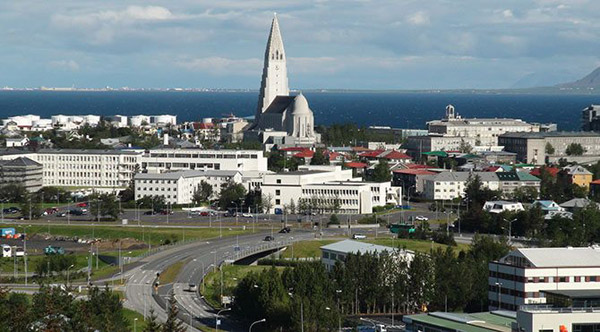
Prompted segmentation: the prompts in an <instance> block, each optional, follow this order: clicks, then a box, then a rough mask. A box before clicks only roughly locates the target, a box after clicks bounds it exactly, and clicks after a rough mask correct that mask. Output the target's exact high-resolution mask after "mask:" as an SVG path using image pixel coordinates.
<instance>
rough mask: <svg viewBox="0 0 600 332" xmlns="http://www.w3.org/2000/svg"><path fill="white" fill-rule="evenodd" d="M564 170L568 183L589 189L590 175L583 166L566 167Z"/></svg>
mask: <svg viewBox="0 0 600 332" xmlns="http://www.w3.org/2000/svg"><path fill="white" fill-rule="evenodd" d="M564 170H565V171H566V172H567V174H568V175H569V178H570V181H571V183H573V184H576V185H578V186H581V187H584V188H585V189H588V190H589V189H590V182H592V173H591V172H590V171H588V170H587V169H585V167H583V166H579V165H573V166H567V167H565V168H564Z"/></svg>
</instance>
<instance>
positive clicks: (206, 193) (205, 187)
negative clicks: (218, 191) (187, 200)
mask: <svg viewBox="0 0 600 332" xmlns="http://www.w3.org/2000/svg"><path fill="white" fill-rule="evenodd" d="M212 194H213V187H212V186H211V185H210V184H209V183H208V182H206V181H204V180H202V181H200V184H199V185H198V187H196V189H194V194H193V196H192V201H193V202H194V204H202V203H207V202H208V201H209V199H210V197H211V196H212Z"/></svg>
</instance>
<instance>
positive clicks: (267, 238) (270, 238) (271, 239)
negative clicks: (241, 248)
mask: <svg viewBox="0 0 600 332" xmlns="http://www.w3.org/2000/svg"><path fill="white" fill-rule="evenodd" d="M273 240H275V238H274V237H272V236H271V235H267V236H265V239H264V241H273Z"/></svg>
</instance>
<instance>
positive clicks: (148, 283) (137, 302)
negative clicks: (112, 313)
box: [124, 230, 315, 331]
mask: <svg viewBox="0 0 600 332" xmlns="http://www.w3.org/2000/svg"><path fill="white" fill-rule="evenodd" d="M270 234H271V232H270V231H263V232H261V233H256V234H252V235H245V236H239V237H227V238H222V239H215V240H212V241H204V242H197V243H193V244H188V245H185V246H182V247H178V248H174V249H171V250H169V251H165V252H162V253H159V254H156V255H152V256H149V257H147V258H145V259H144V260H142V262H141V265H139V266H138V267H136V268H134V269H132V270H130V271H127V272H126V273H125V275H124V277H125V278H127V284H126V298H127V301H126V302H125V305H126V306H127V307H128V308H130V309H133V310H136V311H138V312H140V313H146V314H148V312H149V310H150V308H153V309H154V311H155V313H156V314H157V315H158V318H159V320H165V319H166V312H165V310H164V309H163V308H162V307H161V306H160V305H159V303H158V302H161V303H165V302H166V299H165V298H166V297H168V296H169V295H170V293H171V292H172V293H173V294H174V295H175V299H176V300H177V302H178V306H179V307H180V316H179V317H180V319H181V320H182V321H183V322H185V323H186V324H189V322H190V315H191V317H192V320H191V321H192V324H193V325H199V324H203V325H208V326H212V327H214V326H215V321H216V319H215V318H216V313H215V312H214V311H213V310H212V309H211V308H210V307H209V306H208V305H207V304H206V303H205V302H204V300H203V299H201V298H199V297H198V294H197V293H194V292H188V291H187V289H188V285H189V284H190V283H195V284H197V285H199V284H200V281H201V280H202V278H203V276H204V274H205V273H207V272H208V271H209V270H210V269H214V268H215V266H218V265H220V264H221V263H223V262H224V261H225V260H227V259H232V258H234V255H236V253H237V252H238V251H236V249H235V247H239V248H240V251H246V250H252V249H259V248H257V247H261V246H264V245H265V244H266V242H265V241H263V239H264V237H265V236H266V235H270ZM314 236H315V235H314V233H312V232H306V231H295V230H294V231H292V233H290V234H279V233H275V234H274V237H275V241H273V242H272V244H275V243H278V242H279V241H292V240H293V241H301V240H305V239H309V238H314ZM292 238H293V239H292ZM179 261H185V262H186V264H185V266H184V267H183V268H182V270H181V271H180V273H179V275H178V277H177V279H176V280H175V282H174V283H173V284H172V285H170V286H168V285H164V286H161V287H160V291H159V293H158V294H155V293H154V288H153V284H154V282H155V280H156V276H157V273H159V272H162V271H163V270H164V269H166V268H167V267H168V266H170V265H172V264H174V263H176V262H179ZM153 295H154V296H153ZM156 299H158V300H159V301H158V302H157V301H156ZM221 322H222V324H221V326H220V329H221V330H227V331H242V330H245V328H240V327H238V326H237V325H235V324H234V323H233V322H231V321H230V320H228V319H226V318H222V319H221ZM193 330H194V331H196V329H193Z"/></svg>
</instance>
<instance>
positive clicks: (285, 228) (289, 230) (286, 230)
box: [279, 227, 292, 234]
mask: <svg viewBox="0 0 600 332" xmlns="http://www.w3.org/2000/svg"><path fill="white" fill-rule="evenodd" d="M291 231H292V229H291V228H289V227H284V228H282V229H281V230H280V231H279V233H282V234H285V233H289V232H291Z"/></svg>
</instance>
